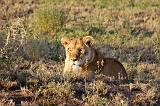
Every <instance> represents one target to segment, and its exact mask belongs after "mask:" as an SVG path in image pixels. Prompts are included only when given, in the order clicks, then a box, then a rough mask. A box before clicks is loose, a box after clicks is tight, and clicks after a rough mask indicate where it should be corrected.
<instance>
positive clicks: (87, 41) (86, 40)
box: [83, 36, 94, 47]
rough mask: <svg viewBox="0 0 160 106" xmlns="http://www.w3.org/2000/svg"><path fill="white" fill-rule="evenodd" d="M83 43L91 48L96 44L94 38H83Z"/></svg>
mask: <svg viewBox="0 0 160 106" xmlns="http://www.w3.org/2000/svg"><path fill="white" fill-rule="evenodd" d="M83 43H84V44H86V45H87V46H88V47H91V46H92V45H93V44H94V38H93V37H92V36H85V37H83Z"/></svg>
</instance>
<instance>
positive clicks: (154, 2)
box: [0, 0, 160, 106]
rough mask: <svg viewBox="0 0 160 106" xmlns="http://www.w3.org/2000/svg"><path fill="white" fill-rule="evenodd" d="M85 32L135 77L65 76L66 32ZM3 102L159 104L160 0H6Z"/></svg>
mask: <svg viewBox="0 0 160 106" xmlns="http://www.w3.org/2000/svg"><path fill="white" fill-rule="evenodd" d="M85 35H90V36H93V37H94V38H95V39H96V48H97V49H98V50H99V51H101V52H102V54H104V55H105V56H106V57H112V58H116V59H118V60H119V61H120V62H121V63H122V64H123V65H124V67H125V68H126V71H127V73H128V76H129V84H121V83H118V82H114V81H109V80H108V79H107V78H106V77H105V76H103V75H97V76H96V79H94V81H93V82H86V81H85V80H83V79H82V80H77V79H76V78H73V79H72V80H64V79H63V77H62V71H63V67H64V59H65V52H64V48H63V47H62V45H61V44H60V38H61V37H63V36H67V37H74V38H75V37H80V36H85ZM0 105H2V106H3V105H22V106H26V105H40V106H41V105H42V106H43V105H44V106H46V105H49V106H50V105H55V106H56V105H60V106H61V105H62V106H63V105H66V106H84V105H85V106H106V105H107V106H128V105H130V106H131V105H155V106H156V105H157V106H158V105H160V1H159V0H1V1H0Z"/></svg>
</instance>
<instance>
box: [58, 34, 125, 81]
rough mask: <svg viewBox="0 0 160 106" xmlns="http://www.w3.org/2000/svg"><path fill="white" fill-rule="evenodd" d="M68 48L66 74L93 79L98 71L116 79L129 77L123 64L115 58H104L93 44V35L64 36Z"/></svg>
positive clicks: (64, 42) (63, 39) (63, 42)
mask: <svg viewBox="0 0 160 106" xmlns="http://www.w3.org/2000/svg"><path fill="white" fill-rule="evenodd" d="M61 43H62V44H63V45H64V47H65V50H66V59H65V67H64V71H63V73H64V75H67V74H74V75H76V76H80V77H87V78H89V79H93V77H94V76H95V74H96V73H102V74H104V75H106V76H109V77H112V78H115V79H127V73H126V71H125V68H124V67H123V65H122V64H121V63H120V62H118V61H117V60H115V59H113V58H104V57H103V56H102V55H101V54H100V53H99V52H98V51H97V50H96V49H95V48H94V47H93V46H92V44H93V43H94V39H93V38H92V37H91V36H86V37H83V38H75V39H68V38H62V39H61Z"/></svg>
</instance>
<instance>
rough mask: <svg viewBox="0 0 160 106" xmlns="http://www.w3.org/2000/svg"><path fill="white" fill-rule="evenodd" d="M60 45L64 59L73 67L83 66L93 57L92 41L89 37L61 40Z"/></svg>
mask: <svg viewBox="0 0 160 106" xmlns="http://www.w3.org/2000/svg"><path fill="white" fill-rule="evenodd" d="M61 43H62V45H63V46H64V47H65V50H66V58H68V59H69V62H70V64H71V65H73V66H83V65H85V64H86V63H87V62H90V61H91V60H92V59H93V57H94V53H93V50H92V49H93V48H92V45H93V43H94V39H93V37H91V36H85V37H81V38H77V39H69V38H65V37H64V38H62V39H61Z"/></svg>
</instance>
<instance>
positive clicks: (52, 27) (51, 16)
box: [32, 3, 66, 35]
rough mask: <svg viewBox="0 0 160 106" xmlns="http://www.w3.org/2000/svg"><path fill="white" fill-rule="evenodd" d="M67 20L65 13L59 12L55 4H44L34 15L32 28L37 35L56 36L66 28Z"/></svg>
mask: <svg viewBox="0 0 160 106" xmlns="http://www.w3.org/2000/svg"><path fill="white" fill-rule="evenodd" d="M65 20H66V15H65V13H64V12H63V11H61V10H57V9H56V8H55V7H54V4H53V3H51V4H49V3H44V4H42V5H41V6H40V7H39V8H38V9H37V10H35V12H34V14H33V22H32V27H33V30H34V32H35V33H36V34H51V35H55V32H57V31H58V30H60V29H61V28H62V27H63V26H64V23H65Z"/></svg>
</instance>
